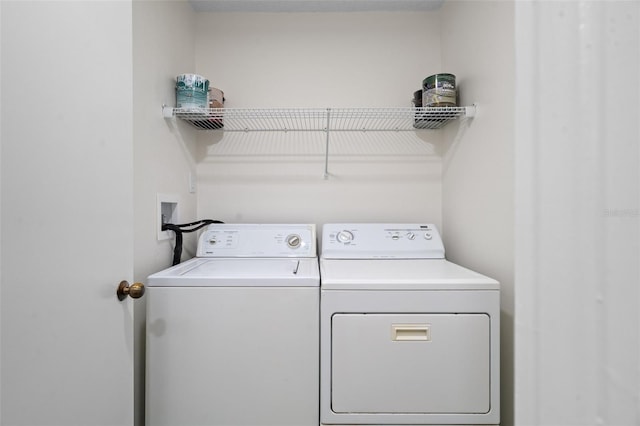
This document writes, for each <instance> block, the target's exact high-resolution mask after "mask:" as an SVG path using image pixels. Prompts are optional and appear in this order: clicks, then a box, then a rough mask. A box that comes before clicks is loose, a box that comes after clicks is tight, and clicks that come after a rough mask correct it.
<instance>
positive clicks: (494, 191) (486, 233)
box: [440, 1, 515, 425]
mask: <svg viewBox="0 0 640 426" xmlns="http://www.w3.org/2000/svg"><path fill="white" fill-rule="evenodd" d="M440 13H441V37H442V67H443V70H444V71H447V72H452V73H454V74H456V75H457V83H458V86H459V93H460V101H461V103H462V104H464V105H469V104H473V103H477V104H478V110H477V112H478V114H477V117H476V118H475V119H473V121H471V122H468V123H460V125H457V124H456V125H452V126H448V127H447V129H446V136H445V140H446V143H445V145H444V146H443V166H442V169H443V173H442V223H443V230H442V233H443V238H444V242H445V247H446V249H447V257H448V258H449V259H450V260H452V261H454V262H458V263H460V264H462V265H465V266H467V267H469V268H471V269H475V270H477V271H479V272H482V273H484V274H487V275H489V276H491V277H493V278H495V279H497V280H498V281H500V284H501V311H502V314H501V329H502V332H501V366H502V368H501V414H502V419H501V424H503V425H513V424H514V423H513V373H514V372H513V346H514V337H513V328H514V302H513V299H514V266H513V265H514V258H515V254H514V241H513V238H514V228H513V226H514V191H513V186H514V158H513V155H514V154H513V150H514V149H513V146H514V126H515V122H514V118H515V117H514V108H515V107H514V105H515V103H514V102H515V92H514V84H515V50H514V38H513V34H514V6H513V3H512V2H505V1H482V2H477V1H449V2H445V4H444V6H443V8H442V9H441V11H440Z"/></svg>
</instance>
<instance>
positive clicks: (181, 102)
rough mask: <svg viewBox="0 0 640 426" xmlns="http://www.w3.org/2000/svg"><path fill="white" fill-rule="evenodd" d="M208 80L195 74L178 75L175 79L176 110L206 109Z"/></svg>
mask: <svg viewBox="0 0 640 426" xmlns="http://www.w3.org/2000/svg"><path fill="white" fill-rule="evenodd" d="M208 91H209V80H207V79H206V78H204V77H202V76H201V75H197V74H180V75H179V76H177V77H176V107H177V108H186V109H190V108H208V107H209V105H208V102H207V93H208Z"/></svg>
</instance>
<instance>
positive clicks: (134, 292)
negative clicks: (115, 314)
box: [116, 281, 144, 301]
mask: <svg viewBox="0 0 640 426" xmlns="http://www.w3.org/2000/svg"><path fill="white" fill-rule="evenodd" d="M116 294H117V295H118V300H120V301H123V300H124V299H126V298H127V296H130V297H131V298H132V299H139V298H141V297H142V295H143V294H144V284H142V283H133V284H131V285H129V283H128V282H127V281H120V285H118V290H117V291H116Z"/></svg>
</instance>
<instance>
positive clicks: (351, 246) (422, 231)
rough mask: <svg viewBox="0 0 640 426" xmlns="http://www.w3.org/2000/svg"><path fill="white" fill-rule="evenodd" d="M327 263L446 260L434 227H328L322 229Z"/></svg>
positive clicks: (379, 224)
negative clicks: (335, 260)
mask: <svg viewBox="0 0 640 426" xmlns="http://www.w3.org/2000/svg"><path fill="white" fill-rule="evenodd" d="M321 256H322V257H323V258H325V259H444V245H443V244H442V238H440V233H439V232H438V230H437V228H436V227H435V225H433V224H407V223H403V224H398V223H328V224H325V225H324V226H323V228H322V252H321Z"/></svg>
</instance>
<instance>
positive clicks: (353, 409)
mask: <svg viewBox="0 0 640 426" xmlns="http://www.w3.org/2000/svg"><path fill="white" fill-rule="evenodd" d="M390 331H391V335H390ZM489 336H490V318H489V316H488V315H486V314H455V313H452V314H364V313H362V314H360V313H355V314H334V315H333V317H332V320H331V408H332V411H333V412H334V413H369V414H402V413H414V414H415V413H425V414H448V413H451V414H463V413H468V414H477V413H478V414H482V413H488V412H489V409H490V339H489Z"/></svg>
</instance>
